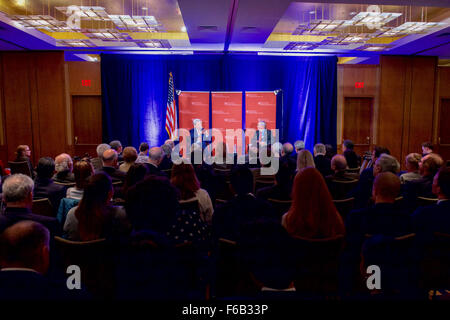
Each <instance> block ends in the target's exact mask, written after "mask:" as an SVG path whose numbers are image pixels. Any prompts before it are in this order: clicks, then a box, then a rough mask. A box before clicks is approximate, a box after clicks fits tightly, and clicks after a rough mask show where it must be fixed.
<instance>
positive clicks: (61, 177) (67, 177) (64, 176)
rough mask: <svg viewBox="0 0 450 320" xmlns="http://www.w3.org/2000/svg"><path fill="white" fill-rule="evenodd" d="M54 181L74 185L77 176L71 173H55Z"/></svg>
mask: <svg viewBox="0 0 450 320" xmlns="http://www.w3.org/2000/svg"><path fill="white" fill-rule="evenodd" d="M52 179H53V181H57V182H61V183H73V182H75V176H74V174H73V172H69V171H61V172H58V173H55V174H54V175H53V177H52Z"/></svg>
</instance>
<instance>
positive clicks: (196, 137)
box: [189, 119, 211, 150]
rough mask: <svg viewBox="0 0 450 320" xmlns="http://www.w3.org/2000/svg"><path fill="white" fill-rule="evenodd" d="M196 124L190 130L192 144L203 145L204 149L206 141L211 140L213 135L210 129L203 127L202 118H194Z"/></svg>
mask: <svg viewBox="0 0 450 320" xmlns="http://www.w3.org/2000/svg"><path fill="white" fill-rule="evenodd" d="M192 122H193V124H194V128H192V129H191V130H189V134H190V135H191V145H192V144H194V143H195V144H198V145H200V146H202V150H203V149H205V147H206V142H207V141H211V137H210V135H209V134H208V131H207V130H205V129H204V128H203V123H202V120H200V119H194V120H192Z"/></svg>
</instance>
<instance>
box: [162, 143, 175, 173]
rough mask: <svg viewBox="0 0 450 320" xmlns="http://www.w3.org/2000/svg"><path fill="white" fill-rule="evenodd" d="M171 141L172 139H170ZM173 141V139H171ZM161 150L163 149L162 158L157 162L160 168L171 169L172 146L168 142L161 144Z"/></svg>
mask: <svg viewBox="0 0 450 320" xmlns="http://www.w3.org/2000/svg"><path fill="white" fill-rule="evenodd" d="M170 141H172V140H170ZM172 142H173V141H172ZM161 150H162V151H163V159H162V160H161V163H160V164H159V169H160V170H170V169H172V165H173V163H172V157H171V156H172V147H171V146H170V145H169V144H163V145H162V146H161Z"/></svg>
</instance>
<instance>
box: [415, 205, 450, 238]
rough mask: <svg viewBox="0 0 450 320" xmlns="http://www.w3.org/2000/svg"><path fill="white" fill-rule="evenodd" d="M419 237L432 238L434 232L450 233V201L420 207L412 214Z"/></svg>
mask: <svg viewBox="0 0 450 320" xmlns="http://www.w3.org/2000/svg"><path fill="white" fill-rule="evenodd" d="M412 223H413V229H414V232H416V234H417V239H420V240H428V239H431V237H432V234H433V232H441V233H448V234H450V201H449V200H447V201H441V202H439V203H437V204H433V205H430V206H426V207H420V208H418V209H417V210H416V211H415V212H414V214H413V215H412Z"/></svg>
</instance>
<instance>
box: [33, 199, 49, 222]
mask: <svg viewBox="0 0 450 320" xmlns="http://www.w3.org/2000/svg"><path fill="white" fill-rule="evenodd" d="M31 212H33V213H34V214H37V215H40V216H46V217H54V216H55V212H54V210H53V206H52V203H51V202H50V200H49V199H48V198H42V199H34V200H33V205H32V207H31Z"/></svg>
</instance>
